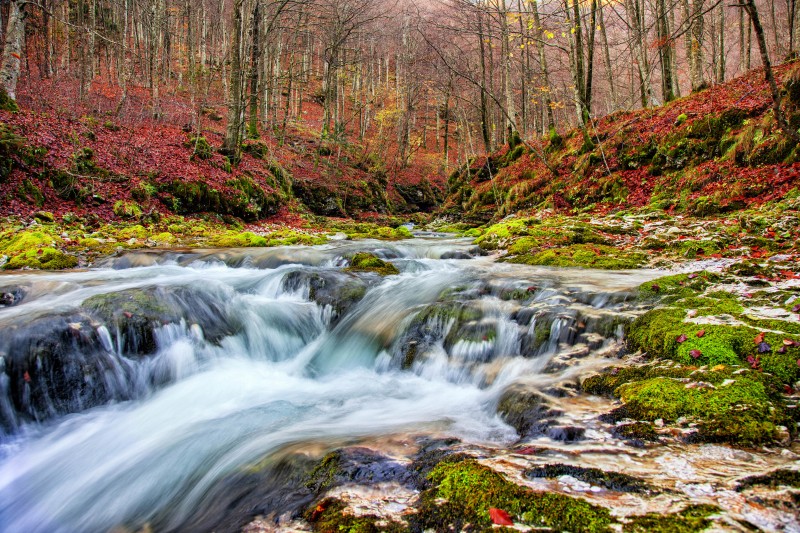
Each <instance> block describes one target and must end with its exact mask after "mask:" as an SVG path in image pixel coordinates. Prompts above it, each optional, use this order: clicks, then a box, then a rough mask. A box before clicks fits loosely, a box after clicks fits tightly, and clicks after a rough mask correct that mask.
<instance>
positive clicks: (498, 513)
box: [489, 507, 514, 526]
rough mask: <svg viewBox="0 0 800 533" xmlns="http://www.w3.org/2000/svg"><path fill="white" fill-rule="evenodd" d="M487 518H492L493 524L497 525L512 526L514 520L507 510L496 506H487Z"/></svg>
mask: <svg viewBox="0 0 800 533" xmlns="http://www.w3.org/2000/svg"><path fill="white" fill-rule="evenodd" d="M489 518H491V519H492V523H493V524H497V525H499V526H513V525H514V521H513V520H511V515H509V514H508V513H507V512H505V511H503V510H502V509H498V508H496V507H490V508H489Z"/></svg>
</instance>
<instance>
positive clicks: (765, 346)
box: [758, 342, 772, 353]
mask: <svg viewBox="0 0 800 533" xmlns="http://www.w3.org/2000/svg"><path fill="white" fill-rule="evenodd" d="M771 351H772V346H770V345H769V343H767V342H760V343H758V353H768V352H771Z"/></svg>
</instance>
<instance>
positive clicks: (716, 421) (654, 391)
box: [615, 375, 789, 445]
mask: <svg viewBox="0 0 800 533" xmlns="http://www.w3.org/2000/svg"><path fill="white" fill-rule="evenodd" d="M689 385H690V384H687V383H684V382H682V381H679V380H675V379H672V378H664V377H657V378H652V379H647V380H644V381H637V382H634V383H628V384H625V385H621V386H620V387H619V388H618V389H617V391H616V393H617V394H618V395H619V396H620V398H621V399H622V401H623V402H625V404H624V405H623V406H622V407H620V408H618V409H617V410H616V412H615V418H618V419H621V418H632V419H634V420H647V421H654V420H657V419H662V420H664V421H666V422H672V421H675V420H677V419H679V418H681V417H689V418H691V419H693V420H695V421H696V422H697V424H698V429H699V434H698V438H699V439H700V440H703V441H706V442H730V443H734V444H740V445H758V444H765V443H771V442H773V441H774V440H775V438H776V437H777V435H778V431H777V429H778V428H777V426H779V425H788V423H789V420H788V417H787V416H786V415H785V413H784V412H783V410H782V409H781V406H780V405H778V404H776V402H773V398H772V397H771V395H770V394H769V392H768V390H767V387H765V385H764V383H762V382H761V381H760V380H758V379H753V378H751V377H750V376H747V375H739V376H736V377H735V379H734V380H733V382H732V383H730V384H720V385H719V386H713V385H712V386H707V387H696V388H691V387H690V386H689Z"/></svg>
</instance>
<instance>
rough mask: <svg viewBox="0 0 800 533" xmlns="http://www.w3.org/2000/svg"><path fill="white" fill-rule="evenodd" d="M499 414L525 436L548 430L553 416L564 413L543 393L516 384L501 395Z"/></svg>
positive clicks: (518, 432) (519, 433) (498, 405)
mask: <svg viewBox="0 0 800 533" xmlns="http://www.w3.org/2000/svg"><path fill="white" fill-rule="evenodd" d="M497 414H499V415H500V417H501V418H502V419H503V420H504V421H505V422H506V423H507V424H508V425H510V426H511V427H513V428H514V429H516V430H517V434H518V435H519V436H520V437H521V438H524V437H527V436H531V435H536V434H541V433H543V432H545V431H548V429H547V428H548V427H549V426H550V425H551V424H552V423H553V418H555V417H558V416H560V415H561V414H563V413H562V412H561V411H559V410H557V409H553V408H552V406H551V405H550V401H549V400H548V399H547V397H546V396H544V395H543V394H540V393H538V392H535V391H532V390H529V389H527V388H525V387H523V386H521V385H514V386H512V387H509V388H508V389H507V390H506V391H505V392H504V393H503V394H502V396H500V401H499V402H498V404H497Z"/></svg>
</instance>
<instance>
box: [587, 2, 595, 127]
mask: <svg viewBox="0 0 800 533" xmlns="http://www.w3.org/2000/svg"><path fill="white" fill-rule="evenodd" d="M597 4H598V0H592V5H591V11H590V16H589V37H588V52H587V58H586V90H585V94H584V103H585V106H586V109H585V113H586V119H587V120H588V119H589V117H590V116H591V113H592V81H593V80H594V43H595V36H596V35H597Z"/></svg>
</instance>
